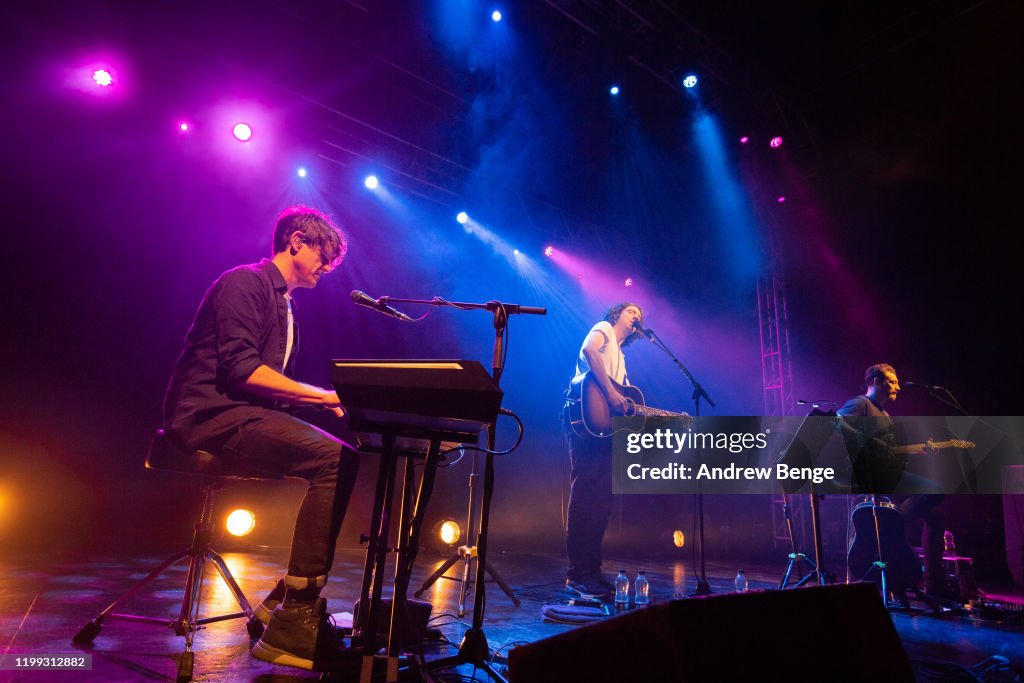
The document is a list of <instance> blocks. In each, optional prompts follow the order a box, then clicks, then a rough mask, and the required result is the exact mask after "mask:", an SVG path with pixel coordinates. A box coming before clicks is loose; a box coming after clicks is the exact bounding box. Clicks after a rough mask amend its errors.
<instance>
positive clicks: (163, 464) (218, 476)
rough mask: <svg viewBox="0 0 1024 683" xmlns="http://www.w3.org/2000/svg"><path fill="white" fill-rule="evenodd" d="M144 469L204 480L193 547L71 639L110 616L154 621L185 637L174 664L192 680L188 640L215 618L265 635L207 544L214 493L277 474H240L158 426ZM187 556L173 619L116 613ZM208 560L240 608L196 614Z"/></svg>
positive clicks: (87, 639) (89, 637) (94, 631)
mask: <svg viewBox="0 0 1024 683" xmlns="http://www.w3.org/2000/svg"><path fill="white" fill-rule="evenodd" d="M146 468H147V469H153V470H168V471H172V472H179V473H182V474H187V475H190V476H193V477H198V478H199V480H200V481H201V483H202V490H203V494H204V495H203V507H202V510H201V511H200V513H199V521H198V522H196V525H195V533H194V535H193V536H192V545H190V546H189V547H188V548H186V549H185V550H183V551H181V552H180V553H178V554H176V555H174V556H172V557H170V558H168V559H167V560H166V561H165V562H163V563H162V564H161V565H160V566H158V567H157V568H156V569H154V570H153V571H151V572H150V573H149V574H148V575H147V576H146V577H145V578H144V579H142V580H141V581H139V582H138V583H136V584H135V585H134V586H132V587H131V588H129V589H128V590H127V591H125V592H124V593H122V594H121V595H120V597H118V598H117V599H116V600H114V602H112V603H110V605H109V606H108V607H107V608H106V609H105V610H103V611H102V612H100V613H99V615H98V616H97V617H96V618H95V619H93V620H92V621H90V622H89V623H87V624H86V625H85V626H83V627H82V630H81V631H79V632H78V633H77V634H75V637H74V638H73V639H72V642H74V643H75V644H77V645H88V644H90V643H92V641H93V639H95V638H96V636H97V635H98V634H99V632H100V629H101V628H102V627H103V622H104V621H106V620H108V619H110V620H115V619H117V620H121V621H134V622H141V623H144V624H157V625H159V626H168V627H170V628H172V629H174V632H175V633H176V634H178V635H179V636H184V638H185V652H184V653H183V654H182V656H181V661H180V663H179V665H178V681H179V683H183V682H184V681H190V680H192V666H193V663H194V660H195V653H194V652H193V651H192V639H193V637H194V634H195V632H196V631H197V630H199V629H200V628H202V627H203V626H204V625H206V624H210V623H213V622H215V621H226V620H228V619H246V620H247V622H246V629H247V630H248V631H249V636H250V637H252V638H254V639H255V638H259V637H260V636H261V635H263V624H261V623H260V621H259V620H258V619H255V618H253V610H252V607H251V606H250V605H249V601H248V600H246V599H245V595H244V594H243V593H242V589H241V588H239V587H238V583H237V582H236V581H235V577H234V576H232V575H231V570H230V569H228V566H227V565H226V564H225V563H224V560H223V559H222V558H221V556H220V555H218V554H217V552H216V551H214V550H213V548H212V547H211V541H212V540H213V531H214V527H213V497H214V494H215V493H216V492H217V491H219V490H220V489H222V488H224V484H225V482H226V481H229V480H232V479H266V478H280V477H279V476H276V477H275V476H274V475H269V476H264V475H263V474H262V473H240V472H239V469H238V468H237V467H232V466H231V463H230V462H225V460H224V459H223V458H219V457H217V456H216V455H213V454H212V453H208V452H206V451H198V450H197V451H191V452H190V451H187V450H183V449H182V448H181V447H179V446H178V445H177V444H175V443H174V441H173V440H172V439H171V437H169V436H168V435H167V434H165V433H164V431H163V430H162V429H161V430H158V431H157V432H156V434H155V435H154V436H153V441H152V442H151V443H150V447H149V453H148V454H147V456H146ZM185 558H188V574H187V576H186V579H185V590H184V594H183V596H182V599H181V611H180V612H179V613H178V618H177V619H158V618H155V617H147V616H142V615H138V614H122V613H119V612H115V611H114V610H115V609H116V608H117V606H118V605H119V604H120V603H121V602H122V601H124V600H126V599H128V598H130V597H131V596H133V595H135V594H136V593H138V592H139V591H140V590H141V589H142V588H143V587H144V586H146V585H147V584H149V583H151V582H152V581H153V580H154V579H156V578H157V577H158V576H160V574H162V573H163V572H164V571H165V570H166V569H167V568H168V567H170V566H171V565H173V564H176V563H177V562H180V561H181V560H184V559H185ZM207 561H209V562H212V563H213V566H214V567H216V569H217V572H218V573H219V574H220V577H221V579H223V580H224V583H225V584H227V587H228V588H229V589H230V590H231V593H232V595H234V596H235V600H236V601H237V602H238V606H239V607H241V609H242V611H240V612H232V613H230V614H221V615H218V616H211V617H203V618H201V619H200V618H199V601H200V594H201V589H202V585H203V568H204V566H205V564H206V562H207Z"/></svg>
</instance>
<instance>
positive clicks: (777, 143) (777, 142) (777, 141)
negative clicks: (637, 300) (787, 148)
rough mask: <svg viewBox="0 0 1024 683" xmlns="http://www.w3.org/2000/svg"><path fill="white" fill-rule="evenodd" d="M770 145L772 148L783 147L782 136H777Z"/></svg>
mask: <svg viewBox="0 0 1024 683" xmlns="http://www.w3.org/2000/svg"><path fill="white" fill-rule="evenodd" d="M768 144H769V145H771V146H772V147H782V136H781V135H776V136H775V137H773V138H772V139H771V141H770V142H769V143H768Z"/></svg>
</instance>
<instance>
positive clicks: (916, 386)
mask: <svg viewBox="0 0 1024 683" xmlns="http://www.w3.org/2000/svg"><path fill="white" fill-rule="evenodd" d="M903 386H905V387H907V388H908V389H923V390H924V391H945V390H946V389H945V387H939V386H934V385H932V384H918V383H917V382H909V381H908V382H903Z"/></svg>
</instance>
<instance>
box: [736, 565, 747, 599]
mask: <svg viewBox="0 0 1024 683" xmlns="http://www.w3.org/2000/svg"><path fill="white" fill-rule="evenodd" d="M736 592H737V593H746V592H747V574H746V572H744V571H743V570H742V569H741V570H739V571H738V572H736Z"/></svg>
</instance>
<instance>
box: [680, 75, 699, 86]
mask: <svg viewBox="0 0 1024 683" xmlns="http://www.w3.org/2000/svg"><path fill="white" fill-rule="evenodd" d="M695 85H697V77H696V76H694V75H693V74H690V75H689V76H687V77H686V78H684V79H683V87H684V88H692V87H694V86H695Z"/></svg>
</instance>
